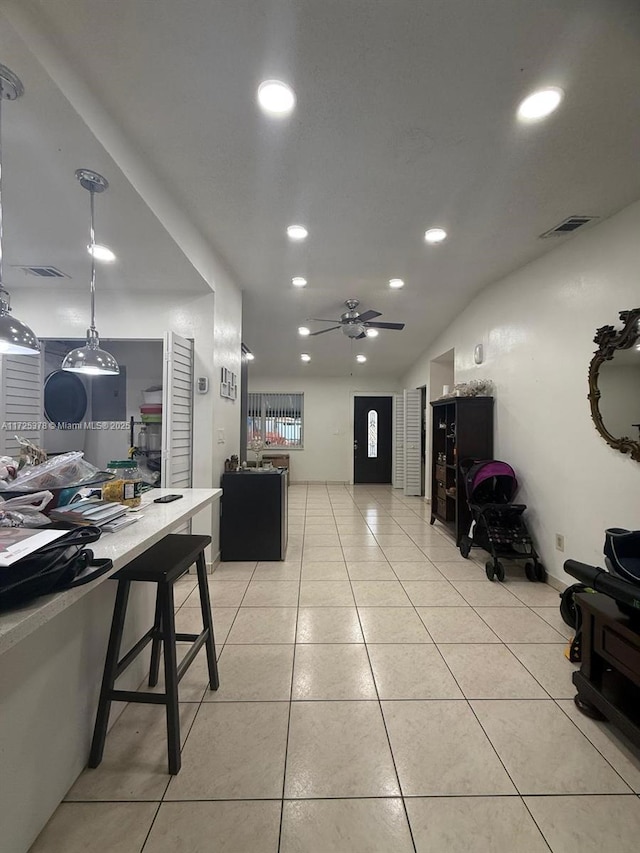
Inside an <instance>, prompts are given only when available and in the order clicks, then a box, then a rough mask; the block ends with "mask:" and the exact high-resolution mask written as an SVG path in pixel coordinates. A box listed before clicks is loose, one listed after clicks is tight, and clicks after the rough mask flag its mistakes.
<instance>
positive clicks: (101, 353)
mask: <svg viewBox="0 0 640 853" xmlns="http://www.w3.org/2000/svg"><path fill="white" fill-rule="evenodd" d="M76 178H77V179H78V180H79V181H80V185H81V186H82V187H83V188H84V189H85V190H88V191H89V197H90V199H91V203H90V204H91V223H90V230H89V246H90V247H91V246H95V245H96V239H95V236H96V235H95V228H94V203H93V199H94V195H95V194H96V193H101V192H104V191H105V190H106V189H107V187H108V186H109V183H108V181H107V179H106V178H103V177H102V175H99V174H98V173H97V172H93V171H91V170H90V169H78V171H77V172H76ZM90 254H91V282H90V287H91V326H90V327H89V328H88V329H87V343H86V344H85V346H83V347H77V348H76V349H73V350H71V352H69V353H67V355H66V356H65V357H64V361H63V362H62V369H63V370H67V371H68V372H69V373H83V374H84V375H85V376H117V375H118V374H119V373H120V368H119V367H118V362H117V361H116V360H115V358H114V357H113V356H112V355H111V353H110V352H107V351H106V350H103V349H102V348H101V346H100V336H99V335H98V330H97V329H96V263H95V255H94V253H93V252H90Z"/></svg>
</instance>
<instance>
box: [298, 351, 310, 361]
mask: <svg viewBox="0 0 640 853" xmlns="http://www.w3.org/2000/svg"><path fill="white" fill-rule="evenodd" d="M300 361H311V356H310V355H309V353H308V352H303V353H302V355H301V356H300Z"/></svg>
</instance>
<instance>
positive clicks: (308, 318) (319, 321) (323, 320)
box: [307, 317, 340, 323]
mask: <svg viewBox="0 0 640 853" xmlns="http://www.w3.org/2000/svg"><path fill="white" fill-rule="evenodd" d="M309 320H315V321H316V322H317V323H339V322H340V320H327V318H326V317H307V321H309Z"/></svg>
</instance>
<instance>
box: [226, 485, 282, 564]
mask: <svg viewBox="0 0 640 853" xmlns="http://www.w3.org/2000/svg"><path fill="white" fill-rule="evenodd" d="M220 513H221V515H220V558H221V560H223V561H224V562H229V561H231V560H233V561H235V560H238V561H245V560H284V558H285V553H286V550H287V475H286V472H285V471H279V470H274V471H266V472H260V473H257V472H254V471H238V472H235V471H234V472H230V473H227V474H223V475H222V501H221V506H220Z"/></svg>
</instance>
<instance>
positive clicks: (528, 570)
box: [524, 560, 538, 583]
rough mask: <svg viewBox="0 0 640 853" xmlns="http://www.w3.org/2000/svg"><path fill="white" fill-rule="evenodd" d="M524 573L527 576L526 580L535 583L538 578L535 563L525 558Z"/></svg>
mask: <svg viewBox="0 0 640 853" xmlns="http://www.w3.org/2000/svg"><path fill="white" fill-rule="evenodd" d="M524 573H525V575H526V576H527V580H528V581H531V583H535V582H536V581H537V580H538V575H537V573H536V564H535V563H532V562H531V560H527V562H526V563H525V564H524Z"/></svg>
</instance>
